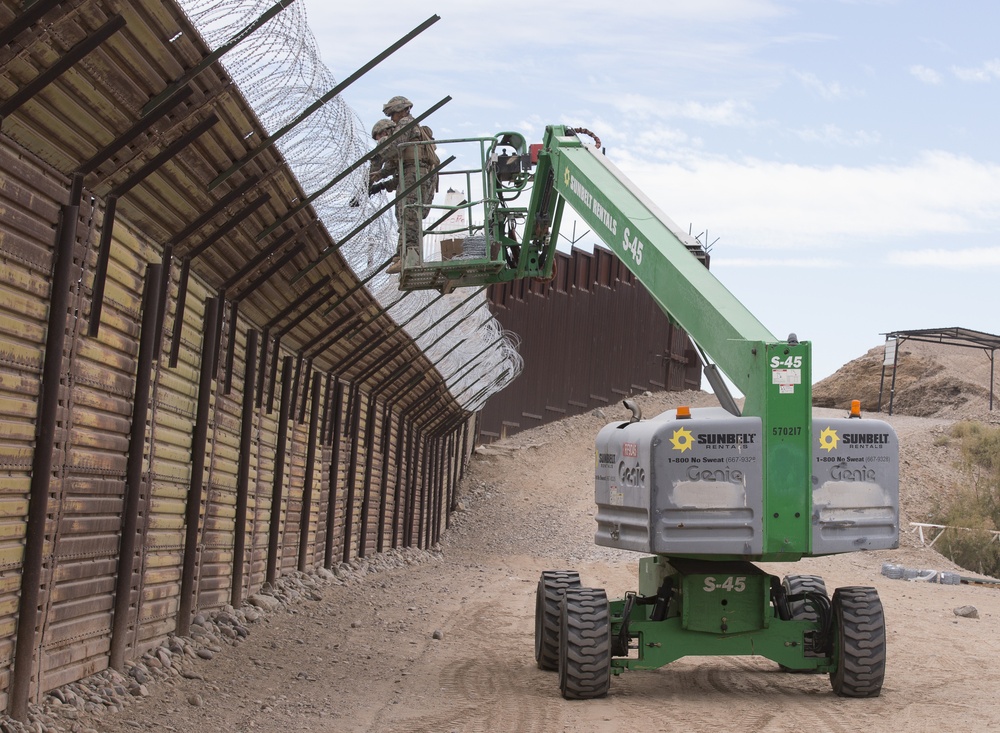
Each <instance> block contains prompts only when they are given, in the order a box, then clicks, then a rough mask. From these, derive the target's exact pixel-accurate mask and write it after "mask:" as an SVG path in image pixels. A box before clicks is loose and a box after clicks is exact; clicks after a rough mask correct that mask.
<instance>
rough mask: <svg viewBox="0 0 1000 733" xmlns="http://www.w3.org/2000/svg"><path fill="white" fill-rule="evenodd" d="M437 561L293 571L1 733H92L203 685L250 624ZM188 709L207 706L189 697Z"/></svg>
mask: <svg viewBox="0 0 1000 733" xmlns="http://www.w3.org/2000/svg"><path fill="white" fill-rule="evenodd" d="M439 557H440V547H439V546H435V547H434V548H433V549H432V550H418V549H413V548H407V549H400V550H395V549H394V550H389V551H387V552H384V553H380V554H378V555H375V556H373V557H371V558H367V559H357V558H356V559H354V560H351V561H350V562H345V563H341V564H340V565H338V566H337V567H335V568H333V569H332V570H327V569H326V568H318V569H316V570H315V571H314V572H312V573H301V572H293V573H290V574H288V575H286V576H283V577H282V578H280V579H279V580H278V581H277V582H276V583H275V584H274V585H273V586H269V585H268V584H267V583H265V584H264V586H263V587H262V588H261V590H260V591H259V592H258V593H255V594H253V595H251V596H250V597H248V598H247V599H246V601H245V602H244V603H243V605H242V606H241V607H240V608H233V607H232V606H231V605H226V606H223V607H222V608H221V609H219V610H216V611H212V612H210V613H199V614H198V615H196V616H195V617H194V619H193V620H192V622H191V630H190V636H185V637H181V636H176V635H174V634H170V635H169V636H168V637H167V639H166V640H165V641H164V642H163V643H162V644H160V645H159V646H157V647H154V648H151V649H149V650H148V651H146V652H145V653H144V654H143V655H142V656H141V657H140V658H139V659H136V660H129V661H126V662H125V670H124V674H123V673H120V672H117V671H115V670H113V669H105V670H104V671H102V672H98V673H97V674H94V675H91V676H90V677H87V678H85V679H82V680H79V681H77V682H71V683H70V684H67V685H64V686H63V687H59V688H57V689H54V690H50V691H48V692H47V693H45V695H44V696H43V698H42V702H41V704H40V705H34V704H32V705H29V710H28V720H27V722H24V723H22V722H20V721H16V720H13V719H12V718H9V717H7V716H6V715H4V716H0V733H66V732H71V733H97V730H98V729H99V728H100V722H99V721H100V719H101V718H102V717H103V716H104V715H107V714H109V713H114V712H121V711H122V710H124V709H125V708H126V707H128V706H129V705H131V704H133V703H134V702H135V701H136V700H137V699H141V698H143V697H146V696H147V695H149V686H150V685H154V684H157V683H161V682H164V681H170V680H172V679H175V678H179V677H180V678H186V679H203V677H202V676H201V675H200V674H199V673H198V667H199V665H200V664H203V663H204V662H206V661H210V660H211V659H213V658H214V657H215V655H217V654H219V653H220V652H222V651H223V649H224V648H225V647H226V646H227V645H228V646H232V645H235V644H238V643H240V642H242V641H243V640H244V639H246V638H248V637H249V636H250V632H251V628H252V627H253V625H254V624H257V623H259V622H261V621H262V620H263V619H264V618H265V617H266V616H268V615H270V614H274V613H279V612H287V611H289V610H292V609H293V608H294V606H296V605H297V604H299V603H301V602H302V601H304V600H313V601H318V600H322V598H323V596H322V591H323V588H324V587H329V586H332V585H354V584H359V583H363V582H365V580H366V578H367V577H368V576H371V575H375V574H378V573H381V572H384V571H386V570H390V569H392V568H399V567H403V566H406V565H415V564H420V563H424V562H428V561H430V560H434V559H438V558H439ZM188 703H189V704H190V705H193V706H200V705H202V704H204V701H203V700H202V699H201V698H200V696H198V695H192V696H191V698H189V699H188Z"/></svg>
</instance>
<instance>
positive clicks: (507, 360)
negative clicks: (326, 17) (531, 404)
mask: <svg viewBox="0 0 1000 733" xmlns="http://www.w3.org/2000/svg"><path fill="white" fill-rule="evenodd" d="M179 2H180V5H181V7H182V9H183V10H184V12H185V13H186V14H187V15H188V17H189V18H190V20H191V21H192V24H193V25H194V26H195V27H196V28H197V29H198V31H199V32H200V33H201V35H202V37H203V38H204V39H205V42H206V43H207V44H208V46H209V47H210V48H212V49H216V48H218V47H219V46H222V45H224V44H226V43H228V42H229V41H230V40H231V39H232V38H233V37H234V36H237V35H238V34H239V33H240V32H241V31H243V30H244V29H245V28H246V27H247V26H248V25H250V24H251V23H253V22H254V21H256V20H257V19H258V18H259V17H260V16H261V15H262V14H263V13H264V12H265V11H266V10H268V9H269V8H271V7H272V6H273V5H274V4H275V0H179ZM222 64H223V65H224V66H225V67H226V70H227V71H228V72H229V74H230V76H231V77H232V78H233V80H234V81H235V82H236V85H237V86H238V87H239V89H240V91H241V92H242V93H243V96H244V97H245V98H246V100H247V102H248V103H249V104H250V106H251V107H252V108H253V110H254V112H255V113H256V115H257V117H258V119H259V120H260V122H261V124H262V125H263V127H264V129H265V130H267V131H268V134H273V132H274V131H276V130H279V129H281V128H282V127H283V126H284V125H286V124H288V123H289V122H290V121H292V120H294V119H295V118H296V117H297V116H298V115H299V114H301V113H302V111H303V110H305V109H306V108H307V107H308V106H309V105H310V104H312V103H313V102H314V101H315V100H317V99H318V98H320V97H321V96H323V95H324V94H326V93H327V92H328V91H329V90H330V89H332V88H333V87H334V86H336V84H337V81H336V79H335V78H334V77H333V74H332V73H331V72H330V70H329V69H327V67H326V66H325V65H324V64H323V62H322V60H321V58H320V53H319V49H318V47H317V44H316V39H315V37H314V36H313V33H312V30H311V29H310V28H309V23H308V20H307V18H306V9H305V6H304V5H303V4H302V3H299V2H292V3H291V4H290V5H288V6H287V7H286V8H284V9H283V10H282V11H281V12H280V13H278V14H277V15H276V16H275V17H273V18H272V19H271V20H269V21H268V22H267V23H265V24H264V25H263V26H261V27H260V28H259V29H257V30H256V31H255V32H254V33H252V34H250V35H248V36H247V37H246V38H244V39H243V40H242V41H241V42H240V43H239V44H238V45H237V46H236V47H235V48H233V49H232V50H231V51H229V52H228V53H226V54H225V55H224V56H223V57H222ZM276 146H277V148H278V150H279V151H280V152H281V154H282V155H283V156H284V159H285V161H286V162H287V163H288V166H289V167H290V168H291V170H292V172H293V173H294V175H295V176H296V178H297V179H298V181H299V183H300V184H301V185H302V188H303V189H304V190H305V191H307V192H309V191H315V190H317V189H319V188H321V187H322V186H324V185H326V183H327V182H328V181H330V180H331V179H332V178H333V177H334V176H336V175H337V174H338V173H339V172H340V171H343V170H344V169H345V168H347V167H348V166H350V165H352V164H353V163H354V162H355V161H356V160H357V159H358V158H360V157H362V156H363V155H365V154H366V153H367V152H368V151H369V150H371V148H372V141H371V139H370V138H369V135H368V132H367V129H366V126H365V125H363V124H362V122H361V119H360V118H359V117H358V115H357V114H356V113H355V112H354V110H352V109H351V108H350V107H349V106H348V105H347V103H346V102H345V101H344V100H343V99H342V98H341V97H340V96H337V97H335V98H333V99H332V100H330V101H328V102H327V103H326V104H324V105H323V106H322V107H320V108H319V109H318V110H317V111H316V112H314V113H313V114H311V115H310V116H309V117H307V118H306V119H304V120H302V121H301V122H300V123H299V124H298V125H297V126H296V127H294V128H293V129H292V130H291V131H290V132H289V133H288V134H286V135H284V136H283V137H282V138H281V139H280V140H278V142H277V143H276ZM388 202H389V199H388V198H387V197H386V195H385V194H384V193H383V194H378V195H376V196H374V197H371V198H370V197H369V196H368V176H367V171H366V169H365V167H364V166H361V167H360V168H359V169H358V170H356V171H354V172H353V173H351V174H350V175H349V176H347V177H345V178H344V179H343V180H341V181H340V182H338V183H337V185H335V186H333V187H331V188H330V190H328V191H326V192H325V193H323V194H322V195H321V196H319V197H317V198H316V199H315V200H314V201H313V203H312V205H313V209H314V210H315V211H316V214H317V216H318V217H319V219H320V221H322V222H323V224H324V225H325V226H326V228H327V231H328V232H329V233H330V236H331V237H332V238H333V239H334V241H340V240H341V239H342V238H343V237H344V236H346V235H347V234H348V233H349V232H350V231H351V230H353V229H355V228H356V227H357V226H358V225H359V224H360V223H361V222H362V221H364V220H366V219H368V218H370V217H371V216H372V215H373V214H374V213H375V212H376V211H377V210H378V209H379V208H381V207H383V206H385V205H386V204H387V203H388ZM352 203H354V204H356V205H355V206H352V205H351V204H352ZM397 238H398V230H397V228H396V222H395V219H394V217H393V215H392V214H391V213H388V212H387V213H386V214H384V215H382V216H381V217H379V218H378V219H376V220H375V221H374V222H373V223H372V224H370V225H369V226H368V227H366V228H365V229H364V230H363V231H362V232H360V233H359V234H357V235H355V236H354V237H352V238H351V239H350V240H348V241H347V242H346V243H345V244H344V245H343V246H342V247H341V249H340V253H341V255H342V256H343V257H344V259H345V260H346V261H347V263H348V264H349V265H350V266H351V268H352V269H353V270H354V272H355V273H356V274H357V276H358V277H359V278H360V279H364V278H366V277H368V276H369V275H371V274H372V273H373V272H374V271H375V270H376V269H377V268H379V267H381V266H382V265H383V264H384V263H385V261H386V260H388V259H389V258H390V257H391V256H392V255H393V254H395V251H396V246H397ZM368 289H369V291H370V292H371V293H372V295H373V296H374V297H375V298H376V300H378V302H379V303H380V304H381V305H382V306H383V307H386V308H387V310H388V313H389V315H390V316H391V317H392V318H393V320H395V321H396V323H399V324H401V325H402V327H403V328H404V329H405V330H406V332H407V333H408V334H409V335H410V336H411V337H413V338H414V339H415V340H416V343H417V345H418V347H420V348H421V349H422V350H423V351H424V354H425V355H426V356H427V358H428V359H429V360H430V361H431V362H432V363H433V364H434V365H435V367H436V368H437V370H438V372H439V373H440V374H441V375H442V376H443V378H444V380H445V383H446V384H447V386H448V389H449V391H450V392H451V394H452V396H453V397H454V398H455V399H456V401H458V403H459V404H460V405H461V406H462V408H463V409H466V410H469V411H475V410H478V409H480V408H481V407H482V406H483V404H484V403H485V402H486V400H487V399H488V398H489V397H490V396H491V395H493V394H496V393H497V392H499V391H500V390H502V389H503V388H504V387H506V386H507V385H508V384H510V382H511V381H512V380H513V379H514V378H515V377H516V376H517V375H518V374H520V373H521V370H522V369H523V367H524V363H523V361H522V359H521V356H520V354H519V353H518V345H519V344H518V342H517V340H516V337H512V335H511V334H509V333H505V332H504V331H503V329H502V328H501V326H500V324H499V322H498V321H497V320H496V319H495V318H493V316H492V315H490V314H489V311H488V309H487V308H486V305H485V304H486V296H485V293H480V294H478V295H477V296H475V297H472V298H471V299H470V300H468V302H467V303H465V304H464V305H461V307H458V306H459V304H460V303H462V301H463V299H467V298H469V296H470V291H468V290H465V291H463V290H459V291H456V292H454V293H452V294H450V295H448V296H445V297H440V296H438V295H437V294H436V293H433V292H427V291H417V292H413V293H410V294H401V293H400V292H399V290H398V288H397V280H396V277H395V276H392V275H386V274H384V273H379V274H376V275H375V277H373V278H372V280H371V281H370V282H369V284H368ZM453 309H455V310H454V312H452V313H449V311H452V310H453Z"/></svg>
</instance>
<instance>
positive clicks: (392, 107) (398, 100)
mask: <svg viewBox="0 0 1000 733" xmlns="http://www.w3.org/2000/svg"><path fill="white" fill-rule="evenodd" d="M412 107H413V102H411V101H410V100H409V99H407V98H406V97H393V98H392V99H390V100H389V101H388V102H386V103H385V106H384V107H383V108H382V114H385V115H394V114H396V113H397V112H403V111H405V110H408V109H410V108H412Z"/></svg>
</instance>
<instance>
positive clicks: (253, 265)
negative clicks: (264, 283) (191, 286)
mask: <svg viewBox="0 0 1000 733" xmlns="http://www.w3.org/2000/svg"><path fill="white" fill-rule="evenodd" d="M293 236H295V231H294V230H292V229H289V230H288V231H287V232H285V233H284V234H282V235H281V236H280V237H278V238H277V239H275V240H274V241H273V242H272V243H271V244H269V245H268V246H267V247H265V248H264V249H262V250H261V251H260V252H258V253H257V254H256V255H254V257H253V258H252V259H251V260H250V261H249V262H247V263H246V264H245V265H243V267H241V268H240V269H239V270H237V271H236V272H234V273H233V274H232V275H231V276H230V278H229V279H228V280H226V281H225V282H224V283H222V286H221V287H222V289H223V290H226V291H228V290H229V289H230V288H232V287H234V286H235V285H237V284H239V282H240V281H241V280H243V278H245V277H246V276H247V275H249V274H250V273H251V272H253V271H254V270H256V269H257V268H258V267H259V266H260V264H261V263H262V262H263V261H264V260H268V259H270V258H271V256H272V255H273V254H274V253H275V252H277V251H278V250H279V249H281V247H282V245H284V244H285V242H287V241H288V240H289V239H291V238H292V237H293Z"/></svg>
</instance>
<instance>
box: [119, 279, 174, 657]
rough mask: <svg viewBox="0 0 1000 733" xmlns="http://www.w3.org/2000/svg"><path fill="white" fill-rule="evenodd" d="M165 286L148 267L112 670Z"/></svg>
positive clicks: (128, 580) (128, 586) (128, 595)
mask: <svg viewBox="0 0 1000 733" xmlns="http://www.w3.org/2000/svg"><path fill="white" fill-rule="evenodd" d="M162 285H163V265H152V264H150V265H146V281H145V285H144V286H143V292H142V325H141V326H140V329H139V354H138V357H137V363H136V372H135V394H134V397H133V400H132V427H131V431H130V433H129V441H128V459H127V461H126V465H125V496H124V501H123V506H122V533H121V537H120V538H119V544H118V575H117V578H116V579H115V606H114V616H113V617H112V620H111V650H110V655H109V656H110V658H109V661H108V664H109V666H110V667H111V668H112V669H115V670H118V671H119V672H121V671H122V670H123V669H124V668H125V646H126V636H127V633H128V615H129V607H130V606H131V605H132V573H133V571H134V569H135V546H136V525H137V524H138V520H139V498H140V496H141V495H142V461H143V457H144V455H145V450H146V418H147V417H148V415H149V387H150V384H151V382H152V380H151V375H152V371H153V355H154V354H155V353H156V345H157V343H158V342H159V340H160V339H159V336H160V334H159V331H158V330H157V324H158V323H159V322H160V312H159V311H160V291H161V288H162Z"/></svg>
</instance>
